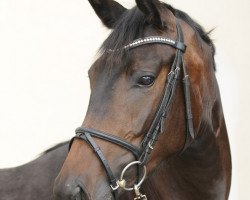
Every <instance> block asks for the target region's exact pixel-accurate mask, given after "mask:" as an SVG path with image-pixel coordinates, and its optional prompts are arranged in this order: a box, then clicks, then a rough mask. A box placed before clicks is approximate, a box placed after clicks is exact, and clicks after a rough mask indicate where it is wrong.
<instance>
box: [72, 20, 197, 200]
mask: <svg viewBox="0 0 250 200" xmlns="http://www.w3.org/2000/svg"><path fill="white" fill-rule="evenodd" d="M176 29H177V39H176V41H174V40H172V39H169V38H166V37H160V36H150V37H145V38H142V39H137V40H134V41H133V42H132V43H131V44H129V45H127V46H125V47H124V49H125V50H130V49H133V48H136V47H139V46H142V45H146V44H155V43H158V44H165V45H170V46H172V47H174V48H175V49H176V55H175V59H174V62H173V64H172V67H171V70H170V73H169V74H168V79H167V81H166V85H165V88H164V93H163V97H162V99H161V102H160V105H159V106H158V109H157V111H156V114H155V116H154V119H153V121H152V123H151V126H150V128H149V130H148V132H147V134H146V136H145V137H144V139H143V140H142V142H141V145H140V146H139V147H137V146H135V145H133V144H130V143H128V142H126V141H124V140H123V139H121V138H119V137H116V136H114V135H110V134H108V133H104V132H102V131H99V130H95V129H90V128H84V127H79V128H77V129H76V135H75V137H73V138H72V140H71V142H70V146H69V148H70V147H71V144H72V143H73V140H74V139H75V138H78V139H82V140H84V141H86V142H87V143H88V144H89V145H90V147H92V149H93V150H94V152H95V153H96V155H97V157H98V158H99V160H100V161H101V163H102V165H103V167H104V169H105V171H106V173H107V176H108V179H109V182H110V186H111V188H112V190H113V195H114V199H115V200H117V199H118V192H117V190H118V188H122V189H124V190H127V191H131V190H134V191H135V195H136V197H135V198H134V199H135V200H139V199H146V196H145V195H142V194H141V193H140V192H139V188H140V186H141V184H142V182H143V180H144V178H145V176H146V167H145V165H146V164H147V162H148V159H149V155H150V154H151V152H152V150H153V148H154V145H155V143H156V141H157V138H158V136H159V134H160V133H161V132H163V127H164V122H165V118H166V116H167V114H168V111H169V108H170V105H171V102H172V98H173V95H174V92H175V90H176V84H177V80H178V77H179V74H180V70H181V69H182V72H183V91H184V100H185V113H186V142H185V145H184V147H183V150H182V151H184V150H185V149H186V148H187V147H188V146H189V145H190V144H191V143H192V141H193V140H194V129H193V119H192V111H191V102H190V86H189V85H190V83H189V76H188V74H187V70H186V66H185V63H184V58H183V54H184V53H185V50H186V46H185V44H184V38H183V32H182V29H181V26H180V24H179V21H178V18H176ZM93 137H94V138H99V139H102V140H105V141H108V142H111V143H113V144H116V145H118V146H121V147H123V148H125V149H127V150H129V151H131V153H132V154H133V155H134V157H135V159H136V161H135V162H132V163H129V164H128V165H127V166H126V167H125V168H124V170H123V171H122V173H121V177H120V179H119V180H118V179H117V178H116V177H115V175H114V174H113V172H112V170H111V168H110V166H109V164H108V161H107V160H106V159H105V156H104V154H103V152H102V151H101V149H100V147H99V146H98V145H97V144H96V142H95V140H94V139H93ZM132 165H138V179H137V184H135V185H134V187H133V188H127V187H126V181H125V180H124V179H123V175H124V173H125V172H126V170H127V169H128V168H130V167H131V166H132ZM142 167H143V168H144V173H143V176H142V178H141V180H140V181H139V178H140V177H139V176H140V174H141V173H140V172H141V169H142Z"/></svg>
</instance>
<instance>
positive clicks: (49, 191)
mask: <svg viewBox="0 0 250 200" xmlns="http://www.w3.org/2000/svg"><path fill="white" fill-rule="evenodd" d="M68 145H69V142H63V143H60V144H58V145H56V146H54V147H52V148H50V149H48V150H46V151H45V152H44V153H42V155H40V156H39V157H38V158H37V159H35V160H33V161H31V162H29V163H26V164H25V165H22V166H19V167H15V168H8V169H0V199H1V200H18V199H23V200H34V199H36V200H45V199H46V200H48V199H52V198H53V184H54V180H55V178H56V176H57V175H58V173H59V171H60V169H61V167H62V165H63V162H64V160H65V158H66V156H67V153H68Z"/></svg>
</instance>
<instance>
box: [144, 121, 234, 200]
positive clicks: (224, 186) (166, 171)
mask: <svg viewBox="0 0 250 200" xmlns="http://www.w3.org/2000/svg"><path fill="white" fill-rule="evenodd" d="M230 180H231V160H230V149H229V143H228V138H227V131H226V126H225V122H224V118H223V116H222V118H221V120H220V125H219V127H218V130H217V132H216V133H215V130H213V128H212V127H211V126H210V125H209V124H206V123H205V122H203V123H202V124H201V128H200V131H199V134H198V137H197V138H196V140H195V142H194V143H193V144H192V145H191V146H190V147H189V148H188V149H187V150H186V151H185V152H184V153H183V154H181V155H177V156H173V157H171V158H168V159H167V160H165V161H163V162H162V164H161V165H160V166H159V167H158V169H156V171H155V172H154V173H153V174H151V176H150V177H149V178H148V179H147V181H146V182H145V184H144V186H143V188H142V190H143V191H144V193H146V194H147V196H148V199H152V200H163V199H164V200H167V199H171V200H172V199H178V200H182V199H183V200H184V199H185V200H189V199H192V200H196V199H197V200H200V199H206V200H208V199H211V200H212V199H213V200H215V199H220V200H222V199H227V198H228V194H229V189H230Z"/></svg>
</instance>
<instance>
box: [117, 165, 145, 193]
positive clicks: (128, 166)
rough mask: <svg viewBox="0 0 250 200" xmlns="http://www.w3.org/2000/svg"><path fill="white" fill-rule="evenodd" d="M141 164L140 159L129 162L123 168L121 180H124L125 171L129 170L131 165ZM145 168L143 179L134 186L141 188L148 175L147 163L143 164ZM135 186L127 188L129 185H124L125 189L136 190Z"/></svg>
mask: <svg viewBox="0 0 250 200" xmlns="http://www.w3.org/2000/svg"><path fill="white" fill-rule="evenodd" d="M140 164H141V162H140V161H134V162H131V163H129V164H128V165H127V166H126V167H125V168H124V169H123V170H122V173H121V176H120V181H121V180H124V179H123V176H124V174H125V172H126V171H127V170H128V168H130V167H131V166H133V165H140ZM143 169H144V174H143V176H142V178H141V180H140V181H139V182H138V183H137V184H135V185H134V187H137V188H140V186H141V184H142V183H143V181H144V180H145V178H146V175H147V169H146V166H145V165H144V166H143ZM134 187H131V188H127V187H126V186H125V187H123V189H124V190H126V191H133V190H134Z"/></svg>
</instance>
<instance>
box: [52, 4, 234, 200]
mask: <svg viewBox="0 0 250 200" xmlns="http://www.w3.org/2000/svg"><path fill="white" fill-rule="evenodd" d="M89 2H90V4H91V5H92V7H93V9H94V11H95V12H96V14H97V15H98V17H99V18H100V19H101V21H102V22H103V24H104V25H105V26H106V27H108V28H110V29H113V31H112V32H111V34H110V36H109V37H108V38H107V39H106V40H105V41H104V43H103V45H102V47H101V51H100V55H99V58H98V59H97V60H96V61H95V62H94V64H93V65H92V66H91V68H90V70H89V79H90V87H91V96H90V101H89V106H88V111H87V114H86V117H85V119H84V121H83V124H82V126H81V127H80V128H78V129H77V130H76V136H75V137H74V138H73V139H72V141H71V143H70V151H69V153H68V156H67V158H66V160H65V162H64V164H63V167H62V169H61V171H60V173H59V175H58V176H57V178H56V180H55V184H54V189H53V191H54V199H55V200H68V199H78V200H90V199H92V200H103V199H104V200H111V199H115V200H116V199H122V200H123V199H133V198H134V199H135V200H136V199H138V200H139V199H141V200H145V199H149V200H169V199H171V200H173V199H178V200H201V199H202V200H225V199H228V195H229V190H230V183H231V156H230V147H229V141H228V136H227V130H226V125H225V121H224V116H223V110H222V105H221V100H220V94H219V88H218V85H217V81H216V77H215V63H214V54H215V48H214V45H213V43H212V41H211V39H210V38H209V36H208V34H206V33H205V32H204V30H203V28H202V27H201V26H200V25H199V24H197V23H196V22H195V21H194V20H192V19H191V18H190V17H189V16H188V15H187V14H186V13H184V12H182V11H180V10H177V9H174V8H173V7H172V6H170V5H168V4H166V3H163V2H160V1H158V0H136V6H135V7H134V8H132V9H126V8H124V7H123V6H122V5H120V4H119V3H117V2H116V1H113V0H89Z"/></svg>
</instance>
